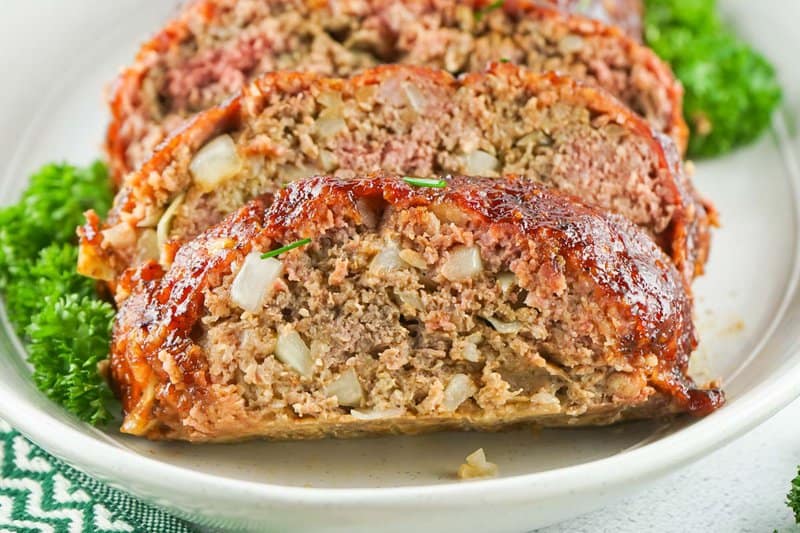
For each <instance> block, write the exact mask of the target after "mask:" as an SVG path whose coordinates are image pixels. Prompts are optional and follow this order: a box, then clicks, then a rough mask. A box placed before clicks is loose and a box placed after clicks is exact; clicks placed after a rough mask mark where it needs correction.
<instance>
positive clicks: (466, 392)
mask: <svg viewBox="0 0 800 533" xmlns="http://www.w3.org/2000/svg"><path fill="white" fill-rule="evenodd" d="M476 392H478V387H476V386H475V383H473V382H472V379H471V378H470V377H469V376H468V375H466V374H456V375H455V376H453V377H452V378H450V382H449V383H448V384H447V387H445V389H444V400H443V401H442V406H443V407H444V408H445V409H446V410H447V411H455V410H456V409H458V407H459V406H460V405H461V404H462V403H464V402H465V401H466V400H467V399H468V398H471V397H472V396H473V395H474V394H475V393H476Z"/></svg>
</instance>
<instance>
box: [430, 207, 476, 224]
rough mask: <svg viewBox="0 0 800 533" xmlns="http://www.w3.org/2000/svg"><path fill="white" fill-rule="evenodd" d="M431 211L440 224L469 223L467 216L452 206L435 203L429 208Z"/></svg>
mask: <svg viewBox="0 0 800 533" xmlns="http://www.w3.org/2000/svg"><path fill="white" fill-rule="evenodd" d="M431 211H433V214H434V215H436V217H437V218H438V219H439V220H441V221H442V222H452V223H453V224H463V223H465V222H467V221H469V216H468V215H467V214H466V213H464V211H462V210H461V209H459V208H458V207H456V206H455V205H453V204H440V203H436V204H433V206H431Z"/></svg>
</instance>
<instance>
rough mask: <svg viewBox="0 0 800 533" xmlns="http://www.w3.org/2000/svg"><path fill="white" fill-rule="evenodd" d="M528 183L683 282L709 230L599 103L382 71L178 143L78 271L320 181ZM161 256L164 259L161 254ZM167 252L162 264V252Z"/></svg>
mask: <svg viewBox="0 0 800 533" xmlns="http://www.w3.org/2000/svg"><path fill="white" fill-rule="evenodd" d="M380 170H385V171H387V172H393V173H399V174H411V175H415V176H429V175H434V174H443V173H444V174H446V173H453V174H466V175H485V176H497V175H500V174H505V173H516V174H521V175H523V176H525V177H527V178H529V179H532V180H535V181H539V182H542V183H545V184H547V185H549V186H552V187H556V188H558V189H562V190H564V191H566V192H569V193H571V194H575V195H577V196H579V197H581V198H582V199H584V200H585V201H587V202H589V203H591V204H594V205H598V206H601V207H605V208H608V209H611V210H613V211H615V212H618V213H621V214H623V215H625V216H627V217H629V218H630V219H631V220H633V221H634V222H635V223H637V224H639V225H641V226H643V227H644V228H646V229H647V231H648V232H649V233H650V234H651V235H652V236H654V237H655V238H656V239H657V241H658V243H659V244H660V245H661V246H662V247H663V248H664V249H665V250H666V251H667V253H668V254H669V255H670V256H671V257H672V258H673V260H674V261H675V263H676V264H677V265H678V267H679V269H680V270H681V271H682V272H683V273H685V275H686V277H687V279H690V278H691V277H692V275H693V274H695V273H696V272H699V271H701V270H702V267H703V263H704V261H705V258H706V254H707V250H708V241H709V217H708V214H707V212H706V209H705V208H704V206H703V204H702V203H701V202H700V201H698V198H697V195H696V193H695V192H694V190H693V189H692V186H691V184H690V183H689V182H688V181H687V180H686V178H685V177H684V176H683V173H682V170H681V167H680V163H679V160H678V157H677V154H676V153H675V150H674V148H673V147H672V144H671V142H670V141H669V140H668V139H666V138H664V137H663V136H658V135H656V134H653V133H652V130H651V129H650V128H649V127H648V125H647V123H646V122H644V121H643V120H642V119H641V118H639V117H638V116H637V115H636V114H634V113H633V112H631V111H630V110H629V109H628V108H626V107H625V106H624V105H622V104H620V103H619V102H618V101H617V100H616V99H614V98H612V97H610V96H609V95H608V94H607V93H605V92H603V91H602V90H599V89H595V88H592V87H588V86H583V85H581V84H579V83H576V82H574V81H572V80H571V79H568V78H563V77H559V76H557V75H555V74H543V75H542V74H535V73H532V72H530V71H528V70H526V69H522V68H520V67H517V66H514V65H511V64H496V65H494V66H493V67H492V68H491V69H490V70H489V71H488V72H486V73H473V74H470V75H467V76H464V77H462V78H460V79H459V80H455V79H454V78H452V77H451V76H450V75H449V74H447V73H445V72H443V71H439V70H430V69H427V68H424V67H411V66H401V65H391V66H384V67H378V68H375V69H371V70H368V71H366V72H364V73H363V74H361V75H358V76H356V77H354V78H350V79H339V78H324V77H321V76H318V75H314V74H307V73H272V74H267V75H265V76H264V77H263V78H260V79H259V80H257V81H256V82H255V83H253V84H252V85H249V86H247V87H246V88H245V89H244V91H243V93H242V94H241V95H240V96H237V97H235V98H233V99H231V100H230V101H228V102H227V103H226V104H224V105H223V106H221V107H216V108H212V109H211V110H209V111H208V112H206V113H203V114H200V115H199V116H197V117H196V118H195V119H194V120H193V121H192V122H191V124H189V125H188V126H187V127H186V128H184V129H182V130H181V131H180V132H179V133H177V134H176V135H175V136H173V137H172V138H171V139H170V140H169V141H168V142H167V143H165V145H164V146H163V147H162V149H161V150H160V151H159V152H157V153H156V154H155V155H154V156H153V157H152V158H151V159H150V160H149V161H148V162H147V163H146V164H145V165H144V166H143V167H142V168H141V169H140V170H139V171H137V172H135V173H133V174H131V175H129V176H128V178H127V179H126V182H125V184H124V186H123V187H122V189H121V190H120V192H119V193H118V195H117V197H116V199H115V203H114V207H113V209H112V211H111V213H110V215H109V218H108V221H107V222H106V223H105V224H104V225H101V224H100V222H99V221H98V220H97V217H94V216H91V217H90V220H89V223H88V224H87V226H86V227H85V228H83V230H82V231H81V242H82V246H81V255H80V265H79V269H80V271H81V272H82V273H84V274H86V275H89V276H93V277H96V278H99V279H105V280H109V281H111V280H114V279H116V277H117V275H118V274H119V273H121V272H122V271H123V270H124V269H125V268H127V267H128V266H131V265H135V264H137V263H139V262H141V261H142V260H147V259H154V258H157V257H163V258H165V261H166V262H167V263H168V261H169V257H170V253H164V250H165V247H164V244H165V243H167V242H168V241H172V240H174V241H178V242H182V241H185V240H187V239H190V238H192V237H194V236H196V235H197V234H198V233H200V232H201V231H202V230H204V229H206V228H207V227H209V226H210V225H212V224H215V223H216V222H219V221H220V220H221V219H222V217H223V216H225V215H226V214H228V213H230V212H232V211H233V210H235V209H237V208H238V207H240V206H241V205H242V204H243V203H244V202H245V201H247V200H249V199H251V198H253V197H255V196H256V195H259V194H262V193H266V192H273V191H275V190H277V189H278V188H280V187H281V186H282V185H283V184H284V183H286V182H288V181H291V180H293V179H296V178H299V177H304V176H309V175H312V174H315V173H323V172H324V173H331V174H334V175H336V176H338V177H346V176H350V175H355V174H358V173H362V172H373V171H380ZM167 248H169V247H167ZM167 251H168V250H167Z"/></svg>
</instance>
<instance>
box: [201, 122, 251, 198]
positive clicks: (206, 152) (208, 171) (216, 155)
mask: <svg viewBox="0 0 800 533" xmlns="http://www.w3.org/2000/svg"><path fill="white" fill-rule="evenodd" d="M241 169H242V160H241V159H240V158H239V154H238V153H237V152H236V144H235V143H234V142H233V139H232V138H231V136H230V135H227V134H225V135H220V136H219V137H216V138H215V139H213V140H212V141H211V142H209V143H207V144H206V145H205V146H203V147H202V148H201V149H200V150H198V152H197V153H196V154H195V156H194V159H192V162H191V163H190V164H189V171H190V172H191V173H192V176H193V177H194V182H195V184H197V186H198V187H199V188H200V190H202V191H203V192H209V191H212V190H214V189H215V188H216V187H217V185H219V184H220V183H222V182H223V181H225V180H227V179H229V178H232V177H233V176H235V175H236V174H238V173H239V171H240V170H241Z"/></svg>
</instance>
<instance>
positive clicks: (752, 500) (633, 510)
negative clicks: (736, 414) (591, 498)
mask: <svg viewBox="0 0 800 533" xmlns="http://www.w3.org/2000/svg"><path fill="white" fill-rule="evenodd" d="M799 464H800V400H797V401H795V402H794V403H793V404H791V405H790V406H789V407H787V408H786V409H784V410H783V411H781V412H780V413H778V414H777V415H776V416H775V417H773V418H772V419H770V420H769V421H767V422H766V423H764V424H763V425H761V426H760V427H758V428H756V429H755V430H753V431H752V432H751V433H748V434H747V435H745V436H744V437H742V438H741V439H739V440H737V441H735V442H733V443H732V444H729V445H728V446H726V447H724V448H721V449H720V450H718V451H716V452H715V453H713V454H711V455H709V456H707V457H705V458H703V459H701V460H700V461H699V462H697V463H695V464H693V465H691V466H689V467H688V468H686V469H683V470H680V471H678V472H676V473H675V474H672V475H671V476H669V477H667V478H665V479H661V480H658V481H656V482H655V483H654V484H653V485H652V486H650V487H649V488H648V489H645V491H644V492H642V493H639V494H636V495H634V496H632V497H630V498H627V499H625V500H622V501H620V502H618V503H616V504H615V505H613V506H611V507H608V508H606V509H603V510H600V511H596V512H594V513H591V514H588V515H585V516H582V517H580V518H577V519H574V520H570V521H568V522H564V523H561V524H559V525H556V526H552V527H549V528H546V529H543V530H540V531H541V532H542V533H567V532H569V533H573V532H576V531H591V532H593V533H600V532H606V531H608V532H612V531H613V532H615V533H628V532H631V533H633V532H636V533H639V532H645V531H654V532H673V531H674V532H687V533H688V532H705V533H716V532H720V533H735V532H751V531H752V532H771V531H774V530H777V531H779V532H789V531H800V526H795V525H794V518H793V517H792V513H791V511H790V510H789V508H788V507H786V504H785V500H786V494H787V492H789V487H790V482H791V479H792V478H793V477H794V476H795V475H796V473H797V466H798V465H799Z"/></svg>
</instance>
